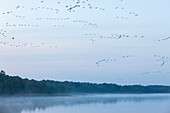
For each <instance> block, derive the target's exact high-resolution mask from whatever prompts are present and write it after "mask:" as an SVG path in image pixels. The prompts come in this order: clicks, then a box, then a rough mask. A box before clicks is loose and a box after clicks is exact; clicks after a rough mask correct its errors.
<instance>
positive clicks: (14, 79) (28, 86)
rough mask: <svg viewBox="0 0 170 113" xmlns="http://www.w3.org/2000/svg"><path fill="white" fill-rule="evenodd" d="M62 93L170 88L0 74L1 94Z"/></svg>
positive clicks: (165, 90)
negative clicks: (29, 78)
mask: <svg viewBox="0 0 170 113" xmlns="http://www.w3.org/2000/svg"><path fill="white" fill-rule="evenodd" d="M61 93H63V94H64V93H65V94H68V93H170V86H161V85H150V86H141V85H124V86H121V85H117V84H107V83H103V84H96V83H81V82H68V81H65V82H59V81H52V80H42V81H36V80H28V79H22V78H20V77H18V76H9V75H6V74H5V72H4V71H1V73H0V94H1V95H6V94H7V95H14V94H61Z"/></svg>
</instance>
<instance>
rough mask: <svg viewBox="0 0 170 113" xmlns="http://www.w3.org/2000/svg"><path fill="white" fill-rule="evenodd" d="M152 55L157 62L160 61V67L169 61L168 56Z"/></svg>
mask: <svg viewBox="0 0 170 113" xmlns="http://www.w3.org/2000/svg"><path fill="white" fill-rule="evenodd" d="M154 57H155V58H156V61H157V62H161V65H160V66H161V67H162V66H164V65H165V64H166V63H169V62H170V57H168V56H161V55H154Z"/></svg>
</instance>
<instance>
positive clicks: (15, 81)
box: [0, 71, 54, 95]
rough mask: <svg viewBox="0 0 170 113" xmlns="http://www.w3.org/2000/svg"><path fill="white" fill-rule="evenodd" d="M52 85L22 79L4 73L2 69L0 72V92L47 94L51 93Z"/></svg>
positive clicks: (10, 93)
mask: <svg viewBox="0 0 170 113" xmlns="http://www.w3.org/2000/svg"><path fill="white" fill-rule="evenodd" d="M53 91H54V89H53V87H52V86H49V85H47V84H46V83H44V82H41V81H35V80H28V79H22V78H20V77H18V76H9V75H6V74H5V72H4V71H1V73H0V94H1V95H4V94H9V95H12V94H33V93H37V94H39V93H40V94H41V93H43V94H48V93H53Z"/></svg>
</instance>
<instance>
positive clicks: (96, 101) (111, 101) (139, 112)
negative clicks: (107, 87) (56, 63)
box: [0, 94, 170, 113]
mask: <svg viewBox="0 0 170 113" xmlns="http://www.w3.org/2000/svg"><path fill="white" fill-rule="evenodd" d="M0 113H170V95H169V94H148V95H144V94H140V95H137V94H133V95H132V94H121V95H119V94H114V95H110V94H108V95H82V96H68V97H0Z"/></svg>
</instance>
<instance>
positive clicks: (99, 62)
mask: <svg viewBox="0 0 170 113" xmlns="http://www.w3.org/2000/svg"><path fill="white" fill-rule="evenodd" d="M129 57H131V55H126V56H122V57H120V58H113V59H101V60H99V61H97V62H96V65H97V66H101V64H103V63H109V62H116V61H118V60H122V59H127V58H129Z"/></svg>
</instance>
